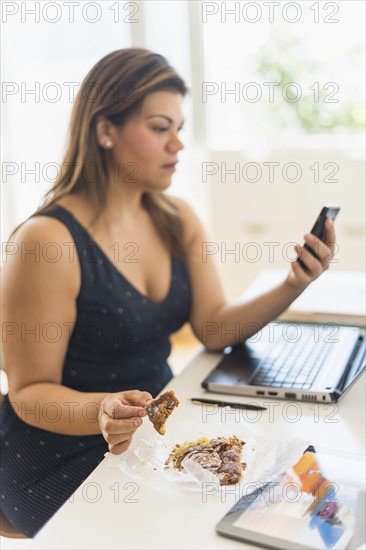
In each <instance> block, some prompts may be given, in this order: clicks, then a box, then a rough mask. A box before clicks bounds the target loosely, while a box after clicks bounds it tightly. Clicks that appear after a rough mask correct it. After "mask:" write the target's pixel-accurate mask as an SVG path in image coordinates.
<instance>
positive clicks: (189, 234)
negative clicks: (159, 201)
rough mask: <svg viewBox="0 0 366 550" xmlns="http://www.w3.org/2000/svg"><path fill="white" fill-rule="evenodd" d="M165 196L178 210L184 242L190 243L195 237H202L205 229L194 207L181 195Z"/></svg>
mask: <svg viewBox="0 0 366 550" xmlns="http://www.w3.org/2000/svg"><path fill="white" fill-rule="evenodd" d="M167 196H168V198H169V200H170V201H171V202H172V204H173V205H174V206H175V207H176V208H177V210H178V213H179V216H180V218H181V220H182V223H183V228H184V234H185V240H186V243H187V244H191V243H192V242H193V241H195V240H196V239H198V238H202V237H203V236H204V234H205V229H204V226H203V224H202V222H201V220H200V218H199V216H198V215H197V213H196V212H195V210H194V208H192V206H191V205H190V204H189V202H188V201H186V200H184V199H182V198H181V197H177V196H175V195H167Z"/></svg>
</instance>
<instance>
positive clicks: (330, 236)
mask: <svg viewBox="0 0 366 550" xmlns="http://www.w3.org/2000/svg"><path fill="white" fill-rule="evenodd" d="M324 228H325V241H324V242H323V241H321V240H320V239H318V238H317V237H315V236H314V235H312V234H311V233H308V234H307V235H305V237H304V238H305V242H306V244H307V245H308V246H309V247H310V248H312V249H313V250H314V252H315V254H316V255H317V256H318V258H319V259H317V258H315V257H314V256H313V255H312V254H311V253H310V252H309V251H308V250H306V249H305V248H304V247H303V246H299V245H297V246H295V250H296V253H297V255H298V256H299V257H300V258H301V260H302V261H303V263H304V264H305V266H306V269H307V272H306V271H305V270H304V269H303V268H302V267H301V265H300V264H299V263H298V262H297V261H296V260H295V261H294V262H291V271H290V273H289V275H288V277H287V283H288V284H289V285H290V286H291V287H292V288H295V289H297V290H300V291H302V290H304V289H305V288H306V287H307V286H308V285H309V284H310V283H311V282H312V281H315V279H317V278H318V277H319V275H321V274H322V273H323V271H325V270H326V269H328V268H329V264H330V262H331V260H332V258H333V255H334V248H335V233H334V225H333V222H332V220H331V219H330V218H326V219H325V223H324Z"/></svg>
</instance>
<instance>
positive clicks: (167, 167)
mask: <svg viewBox="0 0 366 550" xmlns="http://www.w3.org/2000/svg"><path fill="white" fill-rule="evenodd" d="M176 164H177V163H173V164H164V165H163V168H164V170H168V171H169V172H175V170H176V168H175V167H176Z"/></svg>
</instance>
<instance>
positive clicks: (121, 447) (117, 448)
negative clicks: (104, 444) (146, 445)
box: [108, 437, 132, 455]
mask: <svg viewBox="0 0 366 550" xmlns="http://www.w3.org/2000/svg"><path fill="white" fill-rule="evenodd" d="M131 443H132V437H131V438H130V439H127V440H126V441H123V442H122V443H118V444H116V445H113V444H110V445H108V448H109V452H110V453H112V454H114V455H120V454H121V453H124V452H126V451H127V449H128V447H129V446H130V445H131Z"/></svg>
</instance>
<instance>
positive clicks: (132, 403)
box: [99, 390, 152, 455]
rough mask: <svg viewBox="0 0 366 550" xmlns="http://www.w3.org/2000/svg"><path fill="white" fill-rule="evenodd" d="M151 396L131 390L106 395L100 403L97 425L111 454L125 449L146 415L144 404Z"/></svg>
mask: <svg viewBox="0 0 366 550" xmlns="http://www.w3.org/2000/svg"><path fill="white" fill-rule="evenodd" d="M149 399H152V396H151V395H150V394H149V393H148V392H145V391H139V390H131V391H122V392H118V393H111V394H109V395H107V396H106V397H105V398H104V399H103V401H102V402H101V404H100V409H99V425H100V429H101V431H102V435H103V437H104V439H105V440H106V442H107V443H108V448H109V451H110V452H111V453H112V454H116V455H118V454H120V453H123V452H124V451H127V449H128V447H129V446H130V444H131V441H132V437H133V434H134V433H135V431H136V430H137V428H138V427H139V426H141V424H142V417H143V416H146V414H147V413H146V411H145V404H146V402H147V401H148V400H149Z"/></svg>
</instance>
